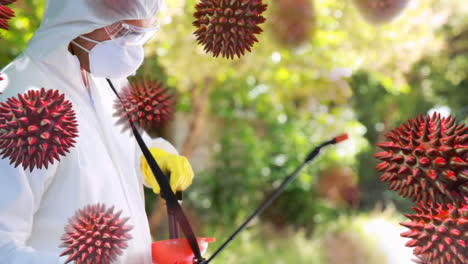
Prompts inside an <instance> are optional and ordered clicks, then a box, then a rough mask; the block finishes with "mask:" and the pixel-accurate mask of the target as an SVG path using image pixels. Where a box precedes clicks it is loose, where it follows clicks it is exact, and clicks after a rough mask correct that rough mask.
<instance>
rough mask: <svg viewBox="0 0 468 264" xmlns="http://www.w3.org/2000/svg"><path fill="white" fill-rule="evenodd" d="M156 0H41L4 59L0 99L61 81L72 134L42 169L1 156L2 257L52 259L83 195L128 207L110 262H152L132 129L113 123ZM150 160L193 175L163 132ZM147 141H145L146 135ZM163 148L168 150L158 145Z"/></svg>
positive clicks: (1, 261)
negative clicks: (23, 41)
mask: <svg viewBox="0 0 468 264" xmlns="http://www.w3.org/2000/svg"><path fill="white" fill-rule="evenodd" d="M160 5H161V0H47V3H46V7H45V12H44V18H43V21H42V24H41V26H40V28H39V29H38V30H37V31H36V33H35V35H34V37H33V38H32V40H31V41H30V43H29V44H28V47H27V49H26V50H25V51H24V52H23V54H22V55H20V56H19V57H18V58H17V59H15V60H14V61H13V62H12V63H10V64H9V65H7V67H6V68H5V69H3V70H2V71H1V72H2V77H3V78H4V80H3V81H1V82H0V92H1V93H3V94H0V102H5V101H6V100H7V98H10V97H16V96H17V95H18V94H24V93H25V92H27V91H28V90H39V89H41V88H42V87H44V88H45V89H55V90H59V91H60V92H61V93H63V94H64V95H65V99H66V100H69V101H70V102H71V103H72V104H73V110H74V111H75V113H76V118H77V121H78V137H77V138H76V139H75V140H76V141H77V143H76V144H75V147H73V148H71V149H70V153H67V155H66V156H62V157H61V161H60V162H57V161H55V162H54V164H53V165H52V166H49V167H48V169H45V168H42V169H37V168H35V169H34V170H33V171H32V172H30V171H29V169H28V170H24V169H23V168H22V166H18V167H17V168H15V167H14V166H13V165H10V160H9V159H7V158H6V159H1V158H0V264H59V263H64V262H65V260H66V259H67V256H63V257H59V255H60V253H61V252H63V251H64V248H59V246H60V245H61V242H62V241H61V240H60V238H61V236H62V234H63V233H64V227H65V226H66V225H67V224H68V219H69V218H70V217H72V216H73V215H74V213H75V211H76V210H78V209H81V208H83V207H84V206H86V205H89V204H96V203H103V204H105V205H106V206H107V207H111V206H115V210H116V211H120V210H121V211H122V217H130V220H129V222H128V224H129V225H132V226H133V229H132V230H131V231H130V234H131V235H132V236H133V239H131V240H130V241H129V242H128V248H127V249H126V250H125V251H124V253H123V255H121V256H119V258H118V261H117V263H124V264H150V263H151V262H152V260H151V243H152V238H151V235H150V230H149V224H148V220H147V215H146V213H145V203H144V195H143V194H144V193H143V184H146V185H147V186H148V187H152V188H153V189H154V190H155V192H157V190H159V187H158V186H155V184H156V185H157V183H155V181H154V179H153V178H151V177H150V176H148V174H145V175H143V173H142V164H143V162H142V159H141V157H142V153H141V151H140V149H139V147H138V145H137V144H136V141H135V138H134V137H133V134H132V135H130V134H129V133H128V132H125V133H123V132H122V131H121V127H120V126H117V125H116V122H117V119H118V118H117V117H113V114H114V111H115V110H114V107H113V105H114V102H115V100H116V98H117V97H116V96H115V94H114V93H113V91H112V90H111V88H110V87H109V85H108V83H107V82H106V78H110V79H111V80H112V82H113V83H114V85H115V86H116V88H117V90H119V89H121V88H122V87H124V86H125V85H127V84H128V82H127V79H126V77H128V76H129V75H132V74H133V73H134V72H135V71H136V70H137V69H138V68H139V66H140V65H141V63H142V62H143V58H144V52H143V47H142V46H143V44H144V43H145V42H146V41H147V40H148V39H149V38H150V37H151V36H152V35H153V34H154V33H155V32H156V31H157V29H158V27H157V24H156V23H155V19H154V17H155V15H156V13H157V11H158V10H159V7H160ZM144 137H145V140H146V141H147V144H149V145H150V146H153V147H159V148H160V149H156V150H157V151H156V152H157V153H156V152H153V150H155V149H152V152H153V155H154V156H155V158H156V160H157V161H158V162H160V163H161V164H163V165H164V166H162V167H164V168H165V172H166V173H170V174H171V186H172V188H173V189H174V190H183V189H185V188H186V187H188V185H190V184H191V180H192V177H193V172H192V169H191V167H190V165H189V164H188V161H187V160H186V159H185V158H184V157H181V156H178V155H177V154H176V150H175V149H174V148H173V147H172V146H171V145H170V144H169V143H168V142H166V141H164V140H162V139H156V140H151V138H149V136H148V135H146V134H144ZM151 141H152V142H151ZM161 149H165V150H166V151H167V152H171V154H168V153H167V152H165V151H163V150H161Z"/></svg>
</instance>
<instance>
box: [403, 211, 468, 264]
mask: <svg viewBox="0 0 468 264" xmlns="http://www.w3.org/2000/svg"><path fill="white" fill-rule="evenodd" d="M413 210H415V211H416V214H414V215H407V217H408V218H409V219H410V220H411V222H408V223H401V225H403V226H405V227H407V228H409V229H410V230H409V231H407V232H405V233H402V234H401V236H403V237H407V238H410V239H411V240H410V241H409V242H408V243H407V244H406V246H408V247H414V248H415V249H414V254H415V255H416V256H417V257H419V259H420V260H421V261H420V263H433V264H443V263H446V264H449V263H450V264H465V263H468V262H467V261H468V247H467V244H468V205H466V204H465V205H463V207H461V208H453V206H451V205H448V209H443V208H442V207H441V206H439V207H438V208H434V207H432V208H431V207H427V206H424V205H422V204H418V207H413Z"/></svg>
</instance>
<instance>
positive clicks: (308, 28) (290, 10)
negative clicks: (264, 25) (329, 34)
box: [268, 0, 316, 47]
mask: <svg viewBox="0 0 468 264" xmlns="http://www.w3.org/2000/svg"><path fill="white" fill-rule="evenodd" d="M272 6H273V9H272V14H271V19H269V21H270V23H268V24H269V25H270V28H271V31H272V32H273V33H274V35H275V37H276V39H278V41H279V42H281V43H282V44H284V45H287V46H293V47H294V46H299V45H300V44H302V43H304V42H306V41H307V39H308V38H309V36H310V34H311V32H312V31H313V28H314V27H315V22H316V21H315V11H314V6H313V4H312V0H276V1H274V2H273V4H272Z"/></svg>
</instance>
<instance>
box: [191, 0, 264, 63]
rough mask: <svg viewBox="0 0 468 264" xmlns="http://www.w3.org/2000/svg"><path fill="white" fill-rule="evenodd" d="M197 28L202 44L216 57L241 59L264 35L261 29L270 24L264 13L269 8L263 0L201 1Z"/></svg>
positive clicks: (196, 21) (198, 8) (196, 16)
mask: <svg viewBox="0 0 468 264" xmlns="http://www.w3.org/2000/svg"><path fill="white" fill-rule="evenodd" d="M195 8H196V10H197V11H196V12H195V14H194V17H195V18H196V20H195V21H194V22H193V25H194V26H195V27H197V30H196V31H195V33H194V34H195V35H196V36H197V41H198V43H199V44H202V45H203V46H204V50H205V51H206V52H212V53H213V56H214V57H218V56H219V54H221V55H222V57H225V58H231V59H234V56H236V55H237V57H239V58H240V57H241V56H242V55H244V54H245V50H248V51H249V52H250V51H251V47H252V46H253V45H254V43H255V42H258V39H257V38H256V37H255V34H260V33H262V29H261V28H260V27H259V26H258V25H260V24H262V23H264V22H265V21H266V19H265V18H264V17H263V16H262V13H263V12H264V11H265V10H266V9H267V5H265V4H263V3H262V0H201V1H200V3H198V4H197V5H196V7H195Z"/></svg>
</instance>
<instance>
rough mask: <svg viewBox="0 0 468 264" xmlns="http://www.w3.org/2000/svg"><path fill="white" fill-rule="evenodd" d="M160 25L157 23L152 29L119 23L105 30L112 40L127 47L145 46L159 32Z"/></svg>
mask: <svg viewBox="0 0 468 264" xmlns="http://www.w3.org/2000/svg"><path fill="white" fill-rule="evenodd" d="M159 28H160V24H159V22H158V21H157V22H156V23H155V24H154V25H153V26H152V27H148V28H146V27H145V28H143V27H137V26H134V25H130V24H127V23H125V22H122V21H119V22H116V23H114V24H112V25H110V26H106V27H105V28H104V29H105V30H106V32H107V34H109V37H110V38H111V39H112V40H115V41H117V42H122V44H125V45H144V44H145V43H146V42H148V41H149V40H150V39H151V38H152V37H153V36H154V35H155V34H156V32H158V30H159Z"/></svg>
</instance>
